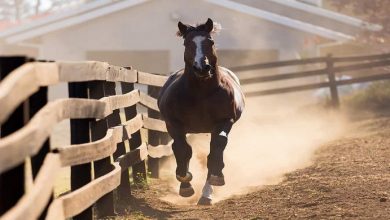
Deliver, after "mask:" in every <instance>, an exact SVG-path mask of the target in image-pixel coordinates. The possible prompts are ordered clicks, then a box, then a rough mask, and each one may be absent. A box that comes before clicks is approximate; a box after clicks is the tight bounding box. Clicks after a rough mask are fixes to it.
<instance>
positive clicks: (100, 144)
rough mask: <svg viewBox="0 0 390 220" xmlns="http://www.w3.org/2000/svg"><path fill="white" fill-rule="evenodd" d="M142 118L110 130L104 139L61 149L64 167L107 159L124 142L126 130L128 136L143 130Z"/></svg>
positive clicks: (139, 117)
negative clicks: (117, 145) (118, 144)
mask: <svg viewBox="0 0 390 220" xmlns="http://www.w3.org/2000/svg"><path fill="white" fill-rule="evenodd" d="M142 125H143V121H142V116H141V115H137V116H136V117H135V118H133V119H131V120H129V121H127V122H125V124H124V125H123V126H115V127H113V128H111V129H108V131H107V134H106V136H105V137H104V138H102V139H99V140H96V141H93V142H90V143H84V144H77V145H69V146H64V147H59V148H58V151H59V154H60V158H61V163H62V166H74V165H77V164H83V163H87V162H91V161H95V160H99V159H102V158H104V157H107V156H109V155H111V154H113V152H115V150H116V144H117V143H120V142H122V141H124V137H123V132H124V129H125V130H126V133H127V136H130V135H131V134H133V133H134V132H136V131H138V130H139V129H141V128H142Z"/></svg>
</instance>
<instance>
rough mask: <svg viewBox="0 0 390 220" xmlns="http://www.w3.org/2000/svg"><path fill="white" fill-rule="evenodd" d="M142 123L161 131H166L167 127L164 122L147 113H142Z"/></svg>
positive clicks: (146, 126) (147, 127)
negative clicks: (150, 116)
mask: <svg viewBox="0 0 390 220" xmlns="http://www.w3.org/2000/svg"><path fill="white" fill-rule="evenodd" d="M142 118H143V121H144V122H143V123H144V126H143V127H144V128H146V129H149V130H154V131H161V132H167V127H166V125H165V122H164V121H162V120H159V119H154V118H149V117H148V116H147V115H145V114H143V115H142Z"/></svg>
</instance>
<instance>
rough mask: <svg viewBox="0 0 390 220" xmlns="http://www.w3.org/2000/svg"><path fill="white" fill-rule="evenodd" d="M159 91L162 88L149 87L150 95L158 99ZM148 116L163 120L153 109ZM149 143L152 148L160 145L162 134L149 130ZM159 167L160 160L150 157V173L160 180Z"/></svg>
mask: <svg viewBox="0 0 390 220" xmlns="http://www.w3.org/2000/svg"><path fill="white" fill-rule="evenodd" d="M159 91H160V88H159V87H157V86H150V85H149V86H148V95H149V96H151V97H153V98H157V97H158V93H159ZM148 116H149V117H151V118H156V119H159V118H161V115H160V113H159V112H157V111H155V110H153V109H148ZM148 143H149V144H150V145H152V146H157V145H159V144H160V132H158V131H153V130H148ZM159 167H160V160H159V159H158V158H153V157H150V156H148V171H149V172H150V174H151V177H152V178H158V177H159V176H160V174H159Z"/></svg>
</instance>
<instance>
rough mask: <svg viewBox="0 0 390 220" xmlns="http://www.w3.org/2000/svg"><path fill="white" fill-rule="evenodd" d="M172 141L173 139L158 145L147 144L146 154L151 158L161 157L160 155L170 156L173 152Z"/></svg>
mask: <svg viewBox="0 0 390 220" xmlns="http://www.w3.org/2000/svg"><path fill="white" fill-rule="evenodd" d="M172 143H173V140H172V141H170V142H169V143H168V144H166V145H165V144H161V145H158V146H152V145H148V154H149V156H150V157H153V158H161V157H164V156H170V155H172V154H173V151H172Z"/></svg>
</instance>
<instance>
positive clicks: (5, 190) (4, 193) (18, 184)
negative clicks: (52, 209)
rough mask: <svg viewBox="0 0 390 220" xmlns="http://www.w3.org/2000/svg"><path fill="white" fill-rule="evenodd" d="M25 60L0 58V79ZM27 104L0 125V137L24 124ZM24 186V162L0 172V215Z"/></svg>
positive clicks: (12, 204)
mask: <svg viewBox="0 0 390 220" xmlns="http://www.w3.org/2000/svg"><path fill="white" fill-rule="evenodd" d="M26 61H27V59H26V57H24V56H15V57H1V58H0V80H2V79H4V78H5V77H6V76H7V75H8V74H9V73H11V72H12V71H13V70H14V69H16V68H18V67H19V66H21V65H23V64H24V63H25V62H26ZM27 107H28V106H27V105H25V104H24V103H22V104H21V105H19V107H18V108H17V109H15V111H14V112H13V113H12V114H11V116H10V117H9V118H8V119H7V121H5V122H4V123H3V124H2V125H1V129H0V137H4V136H7V135H9V134H11V133H13V132H14V131H16V130H18V129H20V128H21V127H23V125H24V124H25V120H26V118H25V116H26V114H24V113H25V110H27V109H26V108H27ZM24 186H25V179H24V163H21V164H19V165H18V166H16V167H14V168H12V169H10V170H7V171H6V172H4V173H2V174H0V216H1V215H2V214H4V213H5V212H6V211H7V210H9V209H10V208H11V207H13V206H14V205H15V204H16V203H17V202H18V200H19V199H20V198H21V197H22V196H23V193H24Z"/></svg>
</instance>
